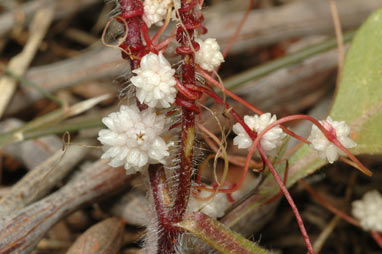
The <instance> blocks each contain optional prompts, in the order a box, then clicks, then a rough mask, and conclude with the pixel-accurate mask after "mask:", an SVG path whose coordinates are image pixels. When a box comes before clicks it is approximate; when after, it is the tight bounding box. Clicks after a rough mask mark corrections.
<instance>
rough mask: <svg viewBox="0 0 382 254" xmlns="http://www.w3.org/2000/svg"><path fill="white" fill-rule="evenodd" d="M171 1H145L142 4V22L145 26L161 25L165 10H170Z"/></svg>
mask: <svg viewBox="0 0 382 254" xmlns="http://www.w3.org/2000/svg"><path fill="white" fill-rule="evenodd" d="M171 4H172V0H145V1H144V2H143V8H144V11H145V12H144V15H143V20H144V21H145V22H146V24H147V26H148V27H150V26H151V25H153V24H155V25H162V21H163V20H164V19H165V18H166V14H167V10H168V8H170V5H171Z"/></svg>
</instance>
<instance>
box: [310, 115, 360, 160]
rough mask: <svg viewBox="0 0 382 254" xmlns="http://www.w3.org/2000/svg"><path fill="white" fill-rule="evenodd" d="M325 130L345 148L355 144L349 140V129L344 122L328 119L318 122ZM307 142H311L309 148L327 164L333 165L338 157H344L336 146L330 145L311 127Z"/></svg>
mask: <svg viewBox="0 0 382 254" xmlns="http://www.w3.org/2000/svg"><path fill="white" fill-rule="evenodd" d="M320 123H321V124H322V125H323V126H324V128H325V129H326V130H328V131H329V132H332V133H333V134H335V135H336V137H337V139H338V141H339V142H340V143H341V144H342V145H343V146H344V147H346V148H353V147H355V146H357V144H356V143H355V142H354V141H353V140H351V138H349V137H348V136H349V133H350V128H349V126H347V124H346V123H345V122H344V121H341V122H338V121H333V120H332V119H331V118H330V117H328V118H327V119H326V120H323V121H320ZM308 140H309V141H310V142H311V144H310V146H311V147H312V148H313V149H314V150H316V151H318V155H319V156H320V157H321V158H322V159H323V160H325V159H327V160H328V161H329V163H333V162H334V161H336V160H337V159H338V156H339V155H345V153H344V152H343V151H342V150H341V149H339V148H338V147H337V146H336V145H334V144H333V143H331V142H330V141H329V140H328V139H327V138H326V137H325V135H324V134H323V133H322V132H321V131H320V129H318V127H317V126H315V125H313V127H312V131H311V133H310V136H309V137H308Z"/></svg>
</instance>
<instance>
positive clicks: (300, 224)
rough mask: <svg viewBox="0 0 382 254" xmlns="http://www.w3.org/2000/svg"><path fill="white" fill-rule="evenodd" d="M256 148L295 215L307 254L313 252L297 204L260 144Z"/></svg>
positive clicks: (312, 253)
mask: <svg viewBox="0 0 382 254" xmlns="http://www.w3.org/2000/svg"><path fill="white" fill-rule="evenodd" d="M258 150H259V153H260V156H261V157H262V158H263V161H264V162H265V164H266V165H267V166H268V168H269V171H270V172H271V174H272V175H273V178H274V179H275V180H276V182H277V184H278V185H279V186H280V189H281V191H282V192H283V194H284V196H285V198H286V199H287V201H288V203H289V205H290V207H291V208H292V211H293V213H294V215H295V217H296V220H297V224H298V226H299V228H300V231H301V234H302V237H303V238H304V241H305V245H306V247H307V248H308V252H309V254H314V250H313V246H312V243H311V242H310V239H309V236H308V232H307V231H306V229H305V225H304V221H303V220H302V218H301V215H300V212H299V211H298V209H297V206H296V204H295V203H294V201H293V198H292V196H291V195H290V193H289V191H288V189H287V187H286V186H285V185H284V183H283V181H282V180H281V178H280V176H279V175H278V174H277V171H276V169H275V168H274V167H273V165H272V163H271V162H270V161H269V160H268V158H267V156H266V154H265V153H264V151H263V149H262V148H261V146H259V147H258Z"/></svg>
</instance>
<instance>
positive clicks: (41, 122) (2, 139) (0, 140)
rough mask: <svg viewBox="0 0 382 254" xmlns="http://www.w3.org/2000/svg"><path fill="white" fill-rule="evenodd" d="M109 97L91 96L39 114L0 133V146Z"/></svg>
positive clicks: (73, 114) (22, 137)
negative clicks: (70, 104)
mask: <svg viewBox="0 0 382 254" xmlns="http://www.w3.org/2000/svg"><path fill="white" fill-rule="evenodd" d="M109 98H110V94H104V95H101V96H98V97H95V98H91V99H88V100H85V101H82V102H79V103H77V104H74V105H73V106H70V107H68V106H64V107H62V108H60V109H57V110H55V111H53V112H51V113H48V114H46V115H44V116H41V117H39V118H37V119H35V120H33V121H31V122H29V123H27V124H25V125H23V126H22V127H20V128H18V129H16V130H14V131H10V132H7V133H4V134H1V135H0V147H1V146H5V145H8V144H12V143H16V142H20V141H23V140H24V135H25V134H26V132H28V131H32V130H36V129H38V128H41V127H46V126H51V125H52V124H57V123H59V122H61V121H62V120H65V119H66V118H69V117H72V116H75V115H78V114H81V113H83V112H85V111H87V110H89V109H91V108H93V107H94V106H95V105H97V104H98V103H100V102H102V101H104V100H107V99H109Z"/></svg>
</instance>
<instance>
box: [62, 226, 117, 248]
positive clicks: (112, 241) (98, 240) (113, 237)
mask: <svg viewBox="0 0 382 254" xmlns="http://www.w3.org/2000/svg"><path fill="white" fill-rule="evenodd" d="M123 226H124V222H123V221H122V220H121V219H118V218H109V219H106V220H104V221H101V222H99V223H98V224H96V225H94V226H92V227H91V228H89V229H88V230H87V231H86V232H85V233H83V234H82V235H81V236H80V237H79V238H78V239H77V240H76V242H75V243H74V244H73V245H72V247H70V249H69V250H68V251H67V252H66V254H116V253H118V251H119V249H120V248H121V246H122V243H123V236H124V234H123V231H124V227H123Z"/></svg>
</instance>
